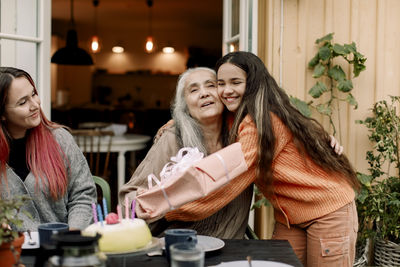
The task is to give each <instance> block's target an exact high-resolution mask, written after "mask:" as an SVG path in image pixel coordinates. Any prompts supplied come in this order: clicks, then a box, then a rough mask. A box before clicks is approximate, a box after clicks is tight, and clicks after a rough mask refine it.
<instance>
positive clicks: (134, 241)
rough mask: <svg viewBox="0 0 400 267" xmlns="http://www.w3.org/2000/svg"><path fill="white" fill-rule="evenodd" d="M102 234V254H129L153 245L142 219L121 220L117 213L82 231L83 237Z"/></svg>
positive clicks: (100, 246) (100, 241)
mask: <svg viewBox="0 0 400 267" xmlns="http://www.w3.org/2000/svg"><path fill="white" fill-rule="evenodd" d="M96 233H99V234H101V238H100V239H99V249H100V250H101V251H102V252H105V253H107V252H114V253H118V252H121V253H123V252H129V251H135V250H138V249H141V248H143V247H146V246H147V245H148V244H150V243H151V240H152V236H151V232H150V229H149V227H148V226H147V224H146V222H145V221H144V220H142V219H137V218H136V219H129V218H128V219H127V218H125V219H122V220H121V219H119V217H118V215H117V214H115V213H110V214H108V215H107V217H106V220H105V221H104V222H103V221H98V222H95V223H93V224H91V225H89V226H88V227H87V228H86V229H85V230H83V231H82V235H86V236H94V235H96Z"/></svg>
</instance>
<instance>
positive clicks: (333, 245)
mask: <svg viewBox="0 0 400 267" xmlns="http://www.w3.org/2000/svg"><path fill="white" fill-rule="evenodd" d="M320 242H321V254H322V257H321V258H320V260H321V262H320V266H338V265H337V264H338V263H341V264H340V266H349V265H350V256H349V247H350V238H349V236H341V237H333V238H321V239H320ZM329 264H332V265H329Z"/></svg>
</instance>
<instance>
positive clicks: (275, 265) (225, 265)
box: [216, 261, 293, 267]
mask: <svg viewBox="0 0 400 267" xmlns="http://www.w3.org/2000/svg"><path fill="white" fill-rule="evenodd" d="M216 266H218V267H249V262H248V261H228V262H222V263H220V264H218V265H216ZM251 267H293V266H292V265H289V264H286V263H282V262H276V261H251Z"/></svg>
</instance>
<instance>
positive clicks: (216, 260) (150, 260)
mask: <svg viewBox="0 0 400 267" xmlns="http://www.w3.org/2000/svg"><path fill="white" fill-rule="evenodd" d="M224 242H225V246H224V247H223V248H222V249H220V250H217V251H213V252H207V253H206V257H205V266H215V265H218V264H220V263H221V262H229V261H239V260H246V257H247V256H251V258H252V260H265V261H276V262H282V263H286V264H289V265H292V266H296V267H297V266H303V265H302V264H301V262H300V261H299V259H298V258H297V256H296V254H294V251H293V249H292V247H291V246H290V244H289V242H288V241H286V240H239V239H225V240H224ZM107 266H110V267H111V266H118V267H125V266H126V267H128V266H149V267H152V266H154V267H162V266H169V264H168V262H167V259H166V258H165V256H152V257H149V256H147V255H142V256H132V257H129V256H127V257H124V258H121V257H118V258H109V259H108V261H107Z"/></svg>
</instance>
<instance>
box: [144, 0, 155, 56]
mask: <svg viewBox="0 0 400 267" xmlns="http://www.w3.org/2000/svg"><path fill="white" fill-rule="evenodd" d="M146 3H147V6H148V7H149V21H148V23H149V35H148V36H147V38H146V44H145V49H146V52H147V53H151V52H153V51H154V40H153V36H152V34H151V30H152V29H151V28H152V27H151V26H152V25H151V23H152V16H151V15H152V13H151V7H152V6H153V0H147V1H146Z"/></svg>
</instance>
